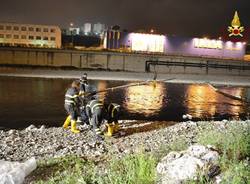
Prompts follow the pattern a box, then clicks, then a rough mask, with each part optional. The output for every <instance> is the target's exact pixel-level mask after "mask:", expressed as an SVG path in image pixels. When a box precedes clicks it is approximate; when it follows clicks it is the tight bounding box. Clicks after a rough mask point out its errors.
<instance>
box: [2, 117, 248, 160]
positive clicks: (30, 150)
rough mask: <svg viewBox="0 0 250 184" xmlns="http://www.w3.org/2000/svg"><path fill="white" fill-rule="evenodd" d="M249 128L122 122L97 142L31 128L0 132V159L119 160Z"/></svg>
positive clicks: (87, 134) (88, 134)
mask: <svg viewBox="0 0 250 184" xmlns="http://www.w3.org/2000/svg"><path fill="white" fill-rule="evenodd" d="M231 123H241V124H245V125H247V126H248V125H249V123H250V121H249V120H247V121H226V120H225V121H220V122H219V121H214V122H205V121H203V122H192V121H187V122H180V123H174V122H147V121H121V122H120V125H121V130H120V131H119V133H118V134H116V135H115V137H111V138H105V140H104V141H97V140H96V139H95V136H94V134H93V132H92V131H90V130H89V128H88V127H86V126H80V129H81V133H79V134H72V133H71V132H70V131H69V130H64V129H63V128H61V127H52V128H46V127H45V126H41V127H34V126H30V127H28V128H26V129H23V130H8V131H4V130H0V159H2V160H9V161H22V160H26V159H28V158H30V157H36V158H37V159H38V160H39V159H44V158H51V157H61V156H65V155H69V154H75V155H79V156H83V157H85V158H88V159H93V158H95V159H100V158H103V157H109V156H110V155H114V154H115V155H117V156H119V157H120V156H122V155H124V154H129V153H136V152H139V151H146V152H154V151H157V150H158V151H159V150H164V148H166V147H168V146H169V145H172V146H181V144H184V143H185V144H187V145H191V144H194V143H195V142H196V135H197V134H199V132H201V131H204V130H206V129H211V128H215V129H221V130H222V131H223V129H226V127H227V125H228V124H231Z"/></svg>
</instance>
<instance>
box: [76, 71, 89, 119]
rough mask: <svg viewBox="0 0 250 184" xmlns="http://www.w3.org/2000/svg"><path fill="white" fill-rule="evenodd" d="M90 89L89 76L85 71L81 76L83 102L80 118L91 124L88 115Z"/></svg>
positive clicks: (81, 98)
mask: <svg viewBox="0 0 250 184" xmlns="http://www.w3.org/2000/svg"><path fill="white" fill-rule="evenodd" d="M89 93H90V89H89V84H88V78H87V73H84V74H83V76H81V78H80V93H79V95H80V96H81V97H80V100H81V104H80V119H81V121H84V122H85V123H86V124H89V120H88V117H87V115H86V111H85V109H86V105H87V103H88V101H90V96H89Z"/></svg>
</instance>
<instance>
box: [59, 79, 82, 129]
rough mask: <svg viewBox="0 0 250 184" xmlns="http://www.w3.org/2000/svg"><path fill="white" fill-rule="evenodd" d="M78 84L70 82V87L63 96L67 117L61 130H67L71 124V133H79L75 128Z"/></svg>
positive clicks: (78, 100) (77, 82) (78, 101)
mask: <svg viewBox="0 0 250 184" xmlns="http://www.w3.org/2000/svg"><path fill="white" fill-rule="evenodd" d="M79 90H80V82H79V81H78V80H75V81H73V82H72V84H71V87H70V88H69V89H68V90H67V92H66V94H65V101H64V102H65V103H64V107H65V110H66V111H67V114H68V117H67V118H66V120H65V122H64V124H63V128H65V129H66V128H68V126H69V124H70V123H71V131H72V132H73V133H79V132H80V131H79V130H78V129H77V128H76V120H77V116H78V111H79V110H78V107H79V104H80V99H79Z"/></svg>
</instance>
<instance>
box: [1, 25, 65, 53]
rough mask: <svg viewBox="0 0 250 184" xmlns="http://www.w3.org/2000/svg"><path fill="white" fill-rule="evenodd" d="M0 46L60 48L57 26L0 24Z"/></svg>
mask: <svg viewBox="0 0 250 184" xmlns="http://www.w3.org/2000/svg"><path fill="white" fill-rule="evenodd" d="M0 45H4V46H5V45H6V46H24V47H43V48H61V30H60V28H59V27H58V26H48V25H35V24H17V23H1V22H0Z"/></svg>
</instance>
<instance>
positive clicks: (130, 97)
mask: <svg viewBox="0 0 250 184" xmlns="http://www.w3.org/2000/svg"><path fill="white" fill-rule="evenodd" d="M125 91H126V92H125V94H126V96H125V100H124V102H123V104H124V105H123V106H124V107H125V108H126V109H127V110H128V112H134V113H135V112H137V113H142V114H144V115H145V117H148V116H150V115H153V114H156V113H158V112H159V111H160V110H161V109H162V107H163V103H164V101H163V98H164V95H166V90H165V88H164V87H163V84H162V83H158V84H156V85H155V86H153V85H150V84H149V85H142V86H130V87H128V88H126V89H125Z"/></svg>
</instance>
